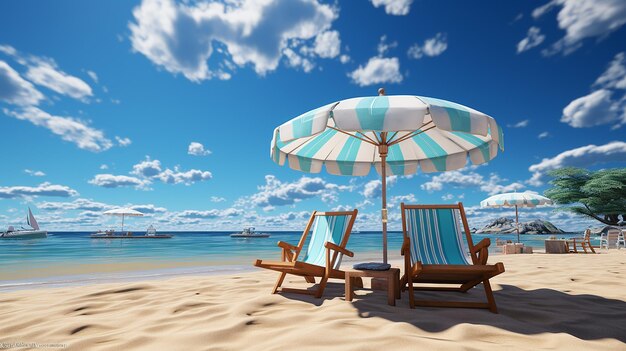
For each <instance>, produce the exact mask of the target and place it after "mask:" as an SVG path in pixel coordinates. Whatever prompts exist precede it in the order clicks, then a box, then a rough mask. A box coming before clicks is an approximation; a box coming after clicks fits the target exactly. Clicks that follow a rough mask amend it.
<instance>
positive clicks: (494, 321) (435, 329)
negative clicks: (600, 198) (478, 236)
mask: <svg viewBox="0 0 626 351" xmlns="http://www.w3.org/2000/svg"><path fill="white" fill-rule="evenodd" d="M490 261H491V262H496V261H501V262H504V264H505V267H506V270H507V271H506V272H505V273H504V274H502V275H500V276H498V277H496V278H494V279H492V284H493V287H494V290H495V295H496V301H497V303H498V308H499V311H500V313H499V314H492V313H490V312H488V311H486V310H471V309H443V308H416V309H414V310H411V309H409V308H408V298H407V294H406V293H403V295H402V299H401V300H399V301H398V302H397V306H396V307H392V306H388V305H387V304H386V295H385V292H380V291H376V292H372V291H369V290H358V291H357V292H356V297H355V300H354V301H353V302H352V303H349V302H346V301H344V299H343V289H344V286H343V283H342V282H341V281H336V282H333V283H331V284H330V285H329V287H328V289H327V291H326V293H325V296H324V297H323V298H322V299H315V298H313V297H309V296H300V295H290V294H286V295H271V294H270V293H269V292H270V290H271V287H272V286H273V284H274V281H275V279H276V276H277V274H275V273H272V272H266V271H258V272H253V273H240V274H234V275H229V276H208V277H207V276H200V277H177V278H172V279H168V280H153V281H140V282H134V283H107V284H93V285H86V286H79V287H65V288H54V289H51V288H46V289H33V290H20V291H13V292H5V293H1V294H0V348H8V347H10V346H17V347H18V348H21V347H25V346H26V348H37V349H40V350H41V349H53V350H59V349H65V350H290V349H293V350H321V349H328V350H394V351H395V350H418V349H419V350H423V349H425V350H441V349H445V350H502V349H503V348H505V347H506V348H508V349H510V350H517V349H522V350H536V349H551V350H555V349H556V350H569V351H573V350H626V344H625V342H626V250H620V251H616V250H612V251H611V252H610V253H608V254H607V253H603V254H598V255H583V254H579V255H575V254H570V255H546V254H533V255H508V256H492V257H491V258H490ZM305 284H306V283H304V280H303V279H301V278H298V277H292V278H290V279H288V281H287V283H286V285H290V286H298V287H305V286H306V285H305ZM366 286H367V283H366ZM421 294H424V293H421ZM428 294H432V293H428ZM442 294H444V295H443V296H444V297H445V296H450V294H451V293H437V294H435V295H434V296H442ZM452 295H453V296H454V297H458V296H461V294H457V293H452ZM483 296H484V295H483V294H482V288H478V289H474V290H472V291H471V292H470V293H469V294H466V296H465V295H463V298H467V299H474V298H475V299H482V298H483ZM22 349H24V348H22Z"/></svg>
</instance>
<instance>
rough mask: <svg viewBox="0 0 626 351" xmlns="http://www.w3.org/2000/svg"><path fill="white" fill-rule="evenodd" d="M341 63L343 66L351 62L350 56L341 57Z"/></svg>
mask: <svg viewBox="0 0 626 351" xmlns="http://www.w3.org/2000/svg"><path fill="white" fill-rule="evenodd" d="M339 61H340V62H341V63H343V64H346V63H348V62H350V56H349V55H345V54H344V55H341V56H339Z"/></svg>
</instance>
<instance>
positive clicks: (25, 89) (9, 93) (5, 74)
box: [0, 61, 44, 106]
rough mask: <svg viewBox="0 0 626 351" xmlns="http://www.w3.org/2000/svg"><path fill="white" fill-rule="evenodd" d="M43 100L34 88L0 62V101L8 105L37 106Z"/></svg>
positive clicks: (41, 95)
mask: <svg viewBox="0 0 626 351" xmlns="http://www.w3.org/2000/svg"><path fill="white" fill-rule="evenodd" d="M43 99H44V96H43V94H42V93H40V92H39V91H38V90H37V89H36V88H35V86H34V85H33V84H32V83H30V82H29V81H27V80H25V79H24V78H22V77H21V76H20V75H19V73H17V72H16V71H15V70H14V69H13V68H11V66H9V64H7V63H6V62H4V61H0V101H5V102H7V103H9V104H13V105H20V106H29V105H37V104H39V102H40V101H41V100H43Z"/></svg>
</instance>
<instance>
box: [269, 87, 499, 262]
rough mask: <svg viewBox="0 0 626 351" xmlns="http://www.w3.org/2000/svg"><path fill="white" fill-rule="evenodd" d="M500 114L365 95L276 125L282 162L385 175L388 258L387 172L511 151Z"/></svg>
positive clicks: (437, 168)
mask: <svg viewBox="0 0 626 351" xmlns="http://www.w3.org/2000/svg"><path fill="white" fill-rule="evenodd" d="M503 141H504V140H503V133H502V129H501V128H500V127H499V126H498V124H497V123H496V121H495V119H493V118H492V117H490V116H488V115H486V114H484V113H482V112H478V111H476V110H474V109H471V108H469V107H466V106H463V105H460V104H457V103H453V102H449V101H446V100H440V99H435V98H429V97H422V96H414V95H395V96H386V95H385V93H384V89H380V90H379V96H370V97H358V98H352V99H347V100H341V101H338V102H333V103H331V104H328V105H325V106H322V107H320V108H317V109H314V110H311V111H309V112H306V113H304V114H302V115H300V116H298V117H296V118H294V119H292V120H290V121H288V122H286V123H284V124H282V125H280V126H279V127H277V128H276V129H275V130H274V134H273V138H272V145H271V157H272V159H273V160H274V162H276V163H278V164H279V165H284V164H285V163H287V164H289V167H290V168H292V169H295V170H299V171H303V172H308V173H319V172H320V171H321V170H322V166H325V168H326V171H327V172H328V173H330V174H336V175H351V176H365V175H367V174H368V173H369V172H370V170H371V168H372V166H374V168H375V169H376V171H377V172H378V173H379V174H380V175H381V176H382V227H383V261H384V262H385V263H386V262H387V200H386V177H387V176H388V175H409V174H414V173H417V172H418V170H420V169H421V171H422V172H425V173H430V172H443V171H449V170H456V169H459V168H463V167H464V166H465V165H466V164H467V161H468V159H469V160H471V162H472V163H473V164H481V163H484V162H488V161H489V160H491V159H493V158H494V157H496V155H497V154H498V148H500V149H501V150H504V144H503Z"/></svg>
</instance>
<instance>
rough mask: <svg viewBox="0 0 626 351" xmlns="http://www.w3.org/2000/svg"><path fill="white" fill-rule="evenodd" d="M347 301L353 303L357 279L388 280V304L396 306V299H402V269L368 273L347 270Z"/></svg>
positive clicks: (366, 271)
mask: <svg viewBox="0 0 626 351" xmlns="http://www.w3.org/2000/svg"><path fill="white" fill-rule="evenodd" d="M345 272H346V277H345V281H346V301H352V297H353V295H354V292H353V286H354V279H355V278H359V277H361V278H363V277H368V278H384V279H387V284H388V285H387V303H388V304H389V306H395V305H396V299H400V269H399V268H390V269H388V270H386V271H368V270H356V269H347V270H346V271H345Z"/></svg>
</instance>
